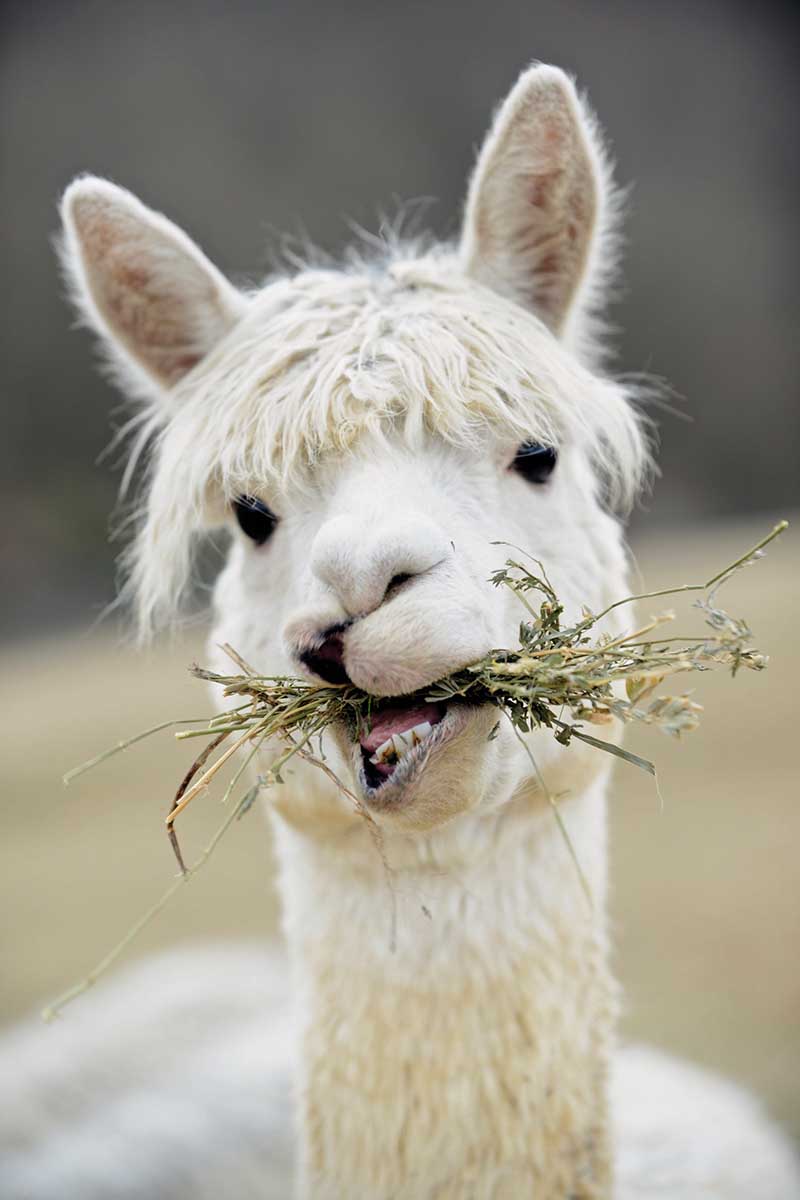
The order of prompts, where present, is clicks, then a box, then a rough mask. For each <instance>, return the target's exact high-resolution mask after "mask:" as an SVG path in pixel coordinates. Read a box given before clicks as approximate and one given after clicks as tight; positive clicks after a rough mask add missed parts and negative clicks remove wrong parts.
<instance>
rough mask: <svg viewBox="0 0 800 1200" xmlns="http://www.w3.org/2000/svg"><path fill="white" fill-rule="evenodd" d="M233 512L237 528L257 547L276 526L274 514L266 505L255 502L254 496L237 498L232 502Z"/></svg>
mask: <svg viewBox="0 0 800 1200" xmlns="http://www.w3.org/2000/svg"><path fill="white" fill-rule="evenodd" d="M233 511H234V512H235V513H236V520H237V521H238V522H239V528H240V529H241V530H242V532H243V533H246V534H247V536H248V537H249V538H252V540H253V541H254V542H255V543H256V545H257V546H261V545H263V544H264V542H266V540H267V538H268V537H269V536H270V535H271V534H272V532H273V530H274V529H275V526H276V525H277V524H278V518H277V517H276V516H275V513H274V512H272V511H271V510H270V509H268V508H267V506H266V504H262V502H261V501H260V500H256V498H255V496H237V498H236V499H235V500H234V502H233Z"/></svg>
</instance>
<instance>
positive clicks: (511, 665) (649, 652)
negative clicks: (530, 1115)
mask: <svg viewBox="0 0 800 1200" xmlns="http://www.w3.org/2000/svg"><path fill="white" fill-rule="evenodd" d="M787 525H788V522H786V521H781V522H780V523H779V524H777V525H776V526H775V527H774V529H773V530H772V531H771V532H770V533H769V534H768V535H767V536H766V537H764V538H762V539H761V541H759V542H758V543H757V544H756V545H755V546H753V547H752V549H751V550H748V552H747V553H746V554H743V555H742V556H741V557H740V558H738V559H737V560H736V561H735V562H733V563H731V564H730V566H728V567H726V568H725V569H724V570H722V571H719V572H718V573H717V574H716V575H714V576H712V578H711V579H709V580H707V581H706V582H705V583H695V584H682V585H680V586H678V587H674V588H664V589H662V590H660V591H656V592H646V593H644V594H643V595H640V596H627V597H625V598H624V599H621V600H618V601H616V602H615V603H614V604H611V605H609V607H608V608H606V609H604V610H603V611H602V612H599V613H592V612H589V611H588V610H584V611H583V613H582V614H581V617H580V619H579V620H578V621H575V622H573V623H567V624H563V623H562V622H563V617H564V609H563V606H562V604H561V602H560V600H559V598H558V596H557V595H556V592H555V591H554V589H553V587H552V585H551V583H550V581H549V580H548V578H547V574H546V572H545V569H544V567H543V566H542V564H541V563H540V562H539V561H538V560H537V559H533V558H530V557H529V556H528V555H526V554H525V553H524V552H522V551H517V553H518V554H519V555H520V556H521V559H524V560H526V561H527V563H529V564H530V565H526V562H525V561H521V560H520V558H509V559H507V560H506V563H505V565H504V567H503V568H502V570H499V571H497V572H496V574H495V575H493V576H492V580H491V582H492V583H493V584H495V586H497V587H507V588H509V589H510V590H511V591H513V592H514V594H515V595H516V596H517V598H518V599H519V600H520V602H521V603H522V605H523V606H524V607H525V609H526V618H525V619H524V620H523V621H522V623H521V625H520V629H519V646H518V647H517V648H516V649H515V650H494V651H492V652H491V653H490V654H488V655H486V657H485V658H482V659H481V660H480V661H479V662H476V663H473V664H472V665H470V666H467V667H465V668H463V669H462V670H460V671H456V672H455V673H454V674H452V675H448V676H447V677H446V678H444V679H440V680H439V681H438V682H436V683H435V684H432V685H431V686H430V687H428V688H425V689H424V690H423V691H421V692H420V693H419V699H424V700H427V701H432V700H438V701H448V702H452V703H463V704H468V705H482V704H491V705H494V706H495V707H496V708H497V710H498V717H502V716H505V717H506V718H507V719H508V720H509V721H510V722H511V724H512V726H513V728H514V730H515V732H516V733H517V735H518V736H519V737H520V739H521V740H522V742H523V745H524V746H525V748H526V750H527V751H528V753H529V754H530V748H529V746H528V744H527V742H526V741H525V740H524V738H523V736H522V735H524V734H526V733H529V732H530V731H531V730H533V729H536V728H545V729H549V730H552V732H553V735H554V736H555V738H556V741H558V742H560V743H561V744H562V745H565V746H567V745H569V743H570V742H571V741H572V739H573V738H577V739H578V740H579V741H582V742H586V743H588V744H589V745H590V746H594V747H596V748H597V749H599V750H604V751H606V752H608V753H611V754H614V755H616V756H617V757H619V758H622V759H624V760H625V761H626V762H629V763H632V764H633V765H635V766H637V767H640V768H642V769H643V770H646V771H648V772H649V773H650V774H651V775H653V776H655V767H654V765H653V764H652V763H651V762H649V761H648V760H647V759H644V758H641V757H640V756H639V755H636V754H633V753H632V752H631V751H629V750H625V749H624V748H622V747H620V746H618V745H616V744H614V743H613V742H609V741H606V740H603V739H601V738H598V737H595V736H594V735H593V734H590V733H588V732H587V731H586V726H587V725H589V726H592V727H596V726H598V725H600V726H602V725H613V723H614V720H615V718H616V719H617V720H619V721H622V722H630V721H638V722H641V723H644V724H647V725H655V726H657V727H658V728H660V729H662V730H663V731H664V732H666V733H669V734H672V735H673V736H675V737H679V736H680V735H681V734H682V733H685V732H688V731H690V730H693V729H695V728H696V726H697V723H698V717H699V713H700V712H701V711H702V710H701V707H700V705H699V704H696V703H695V702H694V701H693V700H692V698H691V695H689V694H688V693H685V692H684V693H682V694H679V695H663V694H657V693H658V689H659V688H660V686H661V684H662V683H663V682H664V680H665V679H667V678H668V677H669V676H673V675H683V674H688V673H692V672H696V671H708V670H710V669H712V668H714V667H729V668H730V670H731V673H732V674H733V675H735V674H736V673H737V671H739V669H740V668H743V667H746V668H749V669H750V670H757V671H758V670H761V669H762V668H763V667H765V666H766V663H767V659H766V657H765V656H764V655H763V654H761V653H760V652H759V651H758V650H756V649H755V648H754V647H753V645H752V634H751V632H750V629H749V628H748V626H747V624H746V623H745V622H744V621H743V620H740V619H736V618H733V617H731V616H729V615H728V613H726V612H725V611H723V609H721V608H720V607H719V606H718V603H717V594H718V592H719V589H720V588H721V587H722V585H723V584H724V583H725V582H726V581H727V580H728V579H729V578H730V577H731V575H733V574H734V573H735V572H736V571H738V570H740V569H741V568H743V567H746V566H749V565H750V564H752V563H753V562H755V561H756V560H757V559H758V558H760V557H761V556H762V554H763V552H764V549H765V547H766V546H767V545H768V544H769V543H770V542H772V541H773V540H774V539H775V538H776V537H778V536H779V535H780V534H781V533H783V531H784V530H785V529H786V528H787ZM497 544H498V545H506V543H497ZM511 549H516V548H515V547H511ZM531 567H535V568H536V571H535V573H534V571H533V570H532V569H531ZM687 592H696V593H701V595H700V596H699V597H698V599H696V600H695V601H694V607H695V608H697V609H699V610H700V611H701V612H702V614H703V618H704V625H705V629H704V630H703V632H702V633H699V634H696V635H694V636H682V635H679V636H666V635H664V634H662V632H661V631H662V630H664V628H665V626H667V625H668V623H669V622H671V621H672V619H673V614H672V613H662V614H660V615H658V616H655V617H653V618H652V619H650V620H649V621H648V622H647V623H646V624H645V625H643V626H641V627H639V628H637V629H634V630H632V631H631V632H629V633H625V634H622V635H618V636H616V637H611V636H609V635H605V634H600V635H599V636H597V635H596V629H595V627H596V626H597V625H598V623H599V622H601V621H602V620H603V618H604V617H607V616H608V614H609V613H610V612H612V611H613V610H614V609H617V608H619V607H621V606H623V605H627V604H631V603H633V602H635V601H644V600H652V599H655V598H658V597H662V596H670V595H678V594H681V593H687ZM225 650H226V651H227V653H228V655H229V657H230V658H231V659H232V660H233V662H234V663H235V664H236V665H237V666H238V667H239V670H240V672H241V673H240V674H237V675H220V674H216V673H214V672H212V671H207V670H204V669H202V668H200V667H197V666H195V667H192V668H191V670H192V673H193V674H194V675H196V676H197V677H198V678H200V679H205V680H208V681H210V682H212V683H215V684H219V685H220V686H221V687H222V688H223V692H224V696H225V697H226V699H233V700H234V703H233V705H232V707H230V708H227V709H226V710H225V711H224V712H221V713H220V714H219V715H218V716H215V717H212V718H211V720H205V719H204V720H202V721H198V720H190V719H187V720H180V721H167V722H164V723H162V724H160V725H157V726H154V727H153V728H152V729H149V730H146V731H145V732H144V733H141V734H138V735H137V736H136V737H133V738H129V739H128V740H127V741H124V742H120V743H119V744H118V745H117V746H115V747H113V748H112V749H111V750H108V751H106V752H105V753H103V754H101V755H98V756H97V757H96V758H94V759H92V760H90V761H89V762H87V763H84V764H83V765H82V766H80V767H77V768H75V770H73V771H70V772H69V773H68V774H67V775H66V776H65V777H64V782H65V783H69V782H70V781H71V780H72V779H74V778H76V776H78V775H80V774H82V773H83V772H84V771H87V770H89V769H90V768H92V767H94V766H96V765H97V764H98V763H100V762H102V761H104V760H105V759H106V758H108V757H110V756H111V755H113V754H116V753H118V752H119V751H121V750H125V749H127V748H128V747H129V746H131V745H133V744H134V743H136V742H138V741H141V740H142V739H143V738H145V737H148V736H150V735H151V734H154V733H157V732H159V731H160V730H163V729H166V728H170V727H174V726H175V725H189V726H191V727H192V728H189V729H186V730H183V731H181V732H178V733H176V734H175V736H176V737H177V738H178V739H180V740H184V739H190V738H205V739H206V745H205V747H204V749H203V750H202V752H201V753H200V755H199V756H198V757H197V758H196V759H195V760H194V762H193V763H192V765H191V767H190V768H189V770H188V772H187V773H186V775H185V777H184V778H183V780H182V782H181V784H180V787H179V788H178V791H177V793H176V795H175V799H174V801H173V803H172V807H171V809H170V812H169V814H168V816H167V818H166V823H167V831H168V834H169V837H170V840H171V843H172V846H173V849H174V851H175V854H176V857H177V859H178V863H179V865H180V870H181V873H180V875H179V876H178V877H177V879H176V880H175V881H174V882H173V883H172V885H171V886H170V887H169V888H168V889H167V891H166V892H165V893H164V894H163V895H162V896H161V897H160V899H159V900H157V901H156V903H155V904H154V905H153V907H152V908H151V909H149V910H148V911H147V912H146V913H145V914H144V915H143V916H142V917H141V918H140V920H139V921H138V922H137V923H136V925H135V926H134V927H133V928H132V929H131V930H130V931H129V932H128V934H126V936H125V938H123V940H122V941H121V942H120V943H119V944H118V945H117V946H116V947H115V948H114V949H113V950H112V951H111V952H110V953H109V954H108V955H107V956H106V957H105V958H104V959H103V960H102V962H100V963H99V964H98V965H97V967H95V969H94V970H93V971H92V972H90V974H89V975H88V976H86V978H85V979H84V980H82V981H81V982H80V983H79V984H76V985H75V986H74V987H73V988H70V990H69V991H68V992H66V993H64V995H63V996H61V997H59V999H58V1000H56V1001H55V1002H54V1004H53V1005H51V1007H50V1008H49V1009H47V1010H46V1012H45V1017H46V1018H51V1017H53V1016H54V1015H55V1014H56V1013H57V1012H58V1011H59V1010H60V1009H61V1008H62V1007H63V1006H64V1005H65V1004H66V1003H68V1001H69V1000H71V999H73V998H74V997H75V996H76V995H79V994H80V993H81V992H84V991H86V990H87V989H88V988H89V987H91V986H92V985H93V984H94V983H95V981H96V980H97V979H98V978H99V976H100V975H102V974H103V973H104V972H105V971H106V970H107V969H108V968H109V967H110V966H111V964H112V963H113V962H114V961H115V960H116V959H117V958H118V957H119V955H120V954H121V953H122V952H123V950H125V949H126V948H127V946H128V945H130V943H131V941H132V940H133V939H134V938H135V937H136V936H137V934H138V933H139V932H140V930H141V929H142V928H143V927H144V926H145V925H146V924H147V923H148V922H149V921H150V920H152V918H153V917H154V916H155V915H156V914H157V913H158V912H160V911H161V909H162V908H163V907H164V906H165V904H166V903H167V902H168V901H169V899H170V897H171V896H172V895H173V893H174V892H175V891H177V889H178V888H179V887H180V886H181V885H182V884H183V883H184V882H185V881H186V880H188V879H189V878H190V877H191V876H192V875H194V874H195V873H196V872H197V871H198V870H199V869H200V868H201V867H202V866H203V865H204V863H205V862H206V861H207V860H208V857H209V856H210V854H211V853H212V852H213V850H214V848H215V847H216V845H217V843H218V842H219V840H220V838H221V837H222V836H223V835H224V833H225V832H226V831H227V829H228V828H229V826H230V825H231V824H232V823H233V821H235V820H237V819H239V818H240V817H241V816H243V815H244V813H246V812H247V810H248V809H249V808H250V807H251V806H252V804H253V802H254V801H255V799H256V797H257V796H258V794H259V792H260V791H262V790H263V789H267V788H269V787H272V786H274V785H276V784H281V783H282V782H283V777H282V774H281V772H282V769H283V768H284V766H285V764H286V763H287V762H288V761H289V760H290V759H291V758H292V757H294V756H295V755H298V756H300V757H301V758H303V759H305V760H307V761H309V762H311V763H312V764H313V765H315V766H316V767H317V768H318V769H319V770H322V771H323V772H324V773H325V774H326V775H328V776H329V777H330V778H331V779H332V781H333V782H334V783H335V784H336V786H337V787H338V788H339V789H340V790H341V791H342V792H343V793H344V794H345V796H346V797H347V798H348V799H349V800H350V801H351V802H352V803H353V805H354V807H355V808H356V809H358V811H359V812H360V813H361V815H362V816H363V817H364V819H365V820H366V822H367V824H368V828H369V830H370V832H371V833H372V835H373V839H374V841H375V844H376V847H377V849H378V851H379V853H380V854H381V856H382V857H383V859H384V864H385V865H386V868H387V878H388V879H389V881H390V883H391V871H390V868H389V865H388V863H387V862H386V858H385V855H384V853H383V845H382V841H381V837H380V832H379V830H378V827H377V826H376V825H375V823H374V822H373V820H372V818H371V817H370V815H369V812H368V811H367V809H366V808H365V807H364V805H363V802H362V801H361V799H360V798H359V797H358V796H357V795H355V794H354V793H353V792H352V791H351V790H350V789H349V788H347V787H346V785H345V784H344V783H343V782H342V780H341V779H339V778H338V777H337V776H336V774H335V773H334V771H333V770H332V768H331V767H330V765H329V764H328V763H327V762H325V760H324V755H323V751H322V746H321V744H319V745H318V750H317V752H316V753H314V752H313V751H312V746H313V743H314V741H315V740H317V741H318V740H319V738H320V737H321V735H322V733H323V731H324V730H325V729H326V728H327V727H328V726H329V725H331V724H333V723H335V722H344V723H346V724H347V726H348V727H349V728H350V731H351V733H352V734H353V736H354V737H357V736H358V735H359V733H361V732H362V731H363V730H364V728H368V727H369V722H370V710H371V707H372V705H373V704H374V703H375V698H374V697H372V696H370V695H368V694H367V693H365V692H362V691H360V690H359V689H358V688H355V687H353V686H351V685H348V684H344V685H325V686H320V685H316V684H312V683H308V682H306V681H304V680H301V679H295V678H290V677H285V676H264V675H259V674H258V673H257V672H256V671H255V670H253V668H251V667H250V666H249V665H248V664H247V663H246V662H244V660H243V659H242V658H241V657H240V656H239V655H238V654H237V653H236V651H235V650H234V649H233V648H232V647H230V646H226V647H225ZM404 699H408V700H409V702H411V701H412V700H413V697H404ZM276 742H277V743H278V745H280V746H281V749H280V752H279V753H278V754H277V756H276V758H275V759H274V760H273V761H272V763H271V765H270V767H269V769H268V770H267V771H266V773H265V774H263V775H259V776H258V778H257V780H256V782H255V783H254V784H253V785H252V786H251V787H250V788H249V789H248V790H247V791H245V792H244V793H243V794H242V795H241V796H240V797H239V798H238V799H237V801H236V803H235V804H233V805H232V806H231V807H230V808H229V810H228V814H227V816H226V818H225V821H224V822H223V824H222V825H221V826H220V828H219V829H218V831H217V833H216V834H215V836H214V838H213V839H212V841H211V842H210V843H209V845H208V846H207V847H206V849H205V850H204V851H203V852H202V854H201V855H200V857H199V858H198V859H197V860H196V861H195V862H194V863H193V864H192V865H191V866H188V867H187V866H186V864H185V862H184V860H183V856H182V854H181V850H180V847H179V844H178V840H177V837H176V835H175V829H174V823H175V819H176V818H177V817H178V815H179V814H180V813H181V812H183V810H184V809H185V808H186V807H187V805H189V804H190V803H191V801H192V800H193V799H195V797H196V796H198V795H200V794H201V793H202V792H204V791H206V790H207V789H208V787H209V785H210V784H211V783H212V782H213V781H214V779H215V777H216V776H217V775H218V773H219V772H220V771H221V770H222V768H223V767H224V766H225V764H226V763H228V762H229V761H230V760H231V759H232V758H234V756H235V755H236V754H237V752H238V751H240V750H243V751H245V754H244V756H243V758H242V761H241V762H240V764H239V766H238V768H237V770H236V771H235V773H234V775H233V777H232V778H231V780H230V782H229V783H228V785H227V788H226V790H225V794H224V797H223V799H224V800H225V801H228V800H230V798H231V796H232V795H233V793H234V792H235V791H236V788H237V785H238V784H239V782H240V780H241V779H242V776H243V775H244V774H245V772H246V770H247V768H248V766H249V765H250V764H251V762H252V761H253V759H254V758H255V756H256V754H257V753H258V751H259V750H260V749H261V748H262V747H263V746H264V744H265V743H270V744H275V743H276ZM531 761H532V764H533V768H534V770H535V772H536V773H537V775H539V771H538V767H537V765H536V762H535V760H534V759H533V757H532V756H531ZM539 778H540V780H541V776H540V775H539ZM541 782H542V785H543V789H544V791H545V794H547V795H548V798H549V799H550V802H551V804H552V806H553V811H554V814H555V816H556V819H557V820H558V822H559V825H560V827H561V830H562V833H563V834H564V837H565V839H566V842H567V845H568V847H569V850H570V853H572V846H571V843H570V842H569V838H568V835H567V832H566V829H565V828H564V825H563V822H562V821H561V816H560V813H559V811H558V806H557V803H556V801H555V798H554V797H552V796H550V795H549V793H548V792H547V788H546V786H545V785H544V781H543V780H542V781H541ZM573 857H574V854H573ZM576 867H577V869H578V871H579V873H580V865H579V864H578V863H577V861H576Z"/></svg>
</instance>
